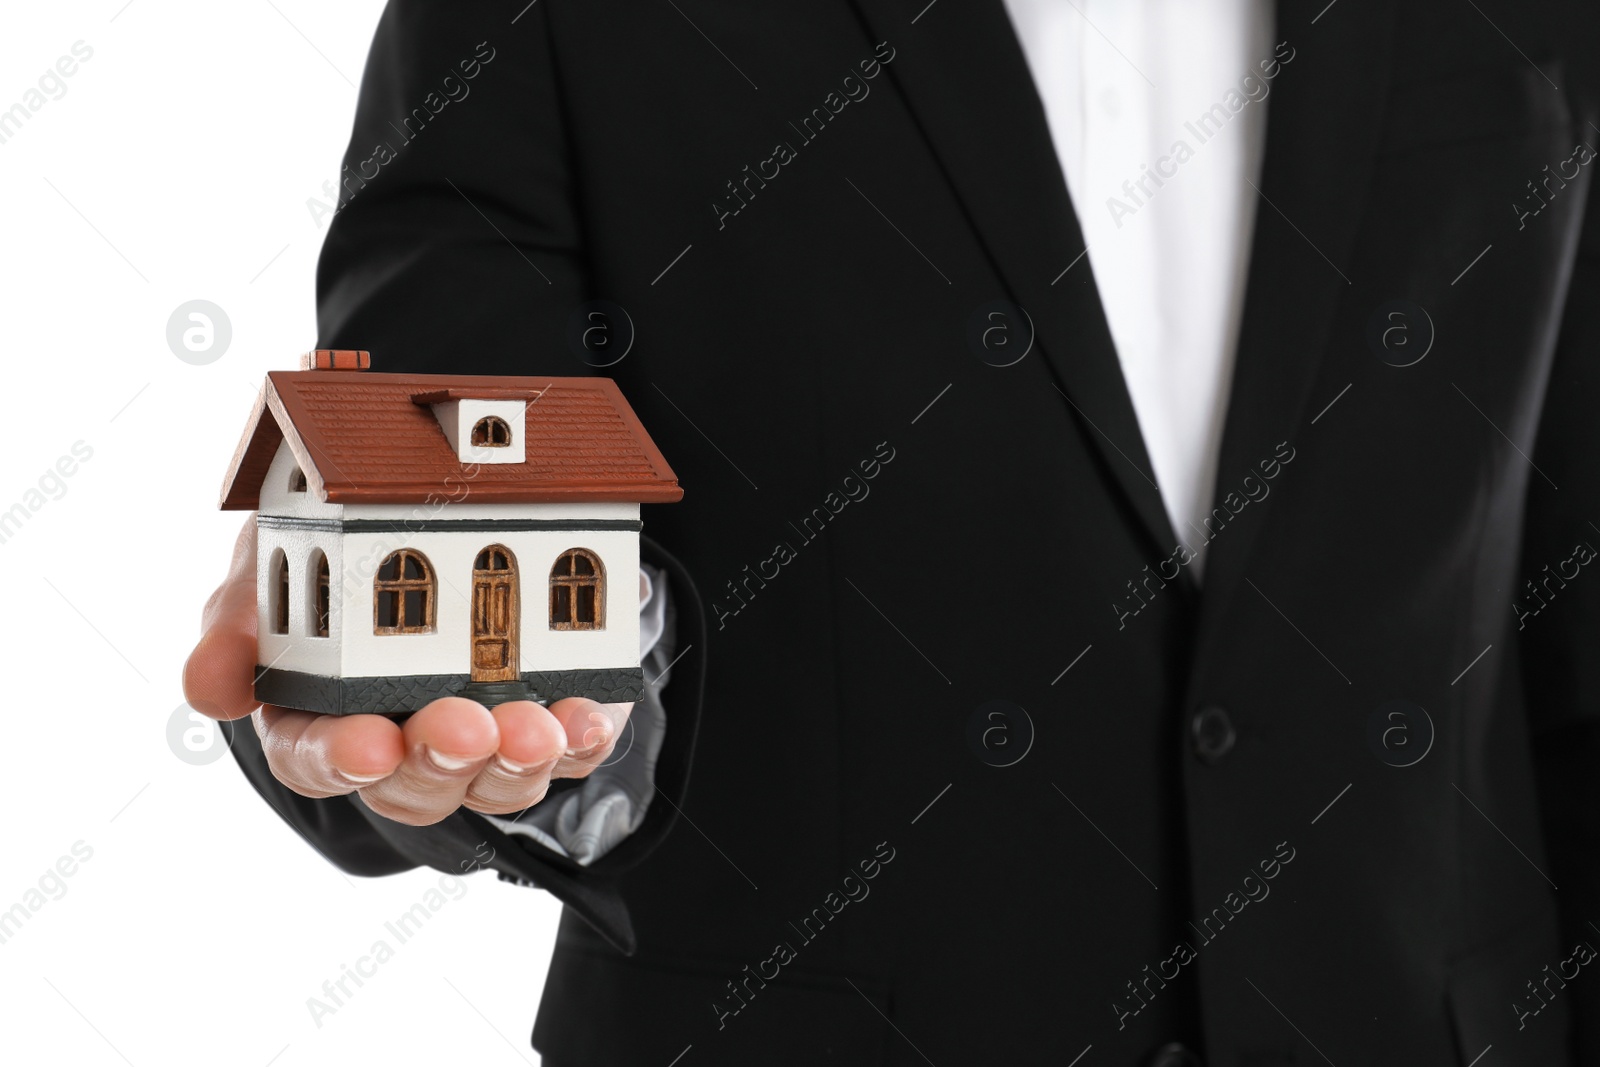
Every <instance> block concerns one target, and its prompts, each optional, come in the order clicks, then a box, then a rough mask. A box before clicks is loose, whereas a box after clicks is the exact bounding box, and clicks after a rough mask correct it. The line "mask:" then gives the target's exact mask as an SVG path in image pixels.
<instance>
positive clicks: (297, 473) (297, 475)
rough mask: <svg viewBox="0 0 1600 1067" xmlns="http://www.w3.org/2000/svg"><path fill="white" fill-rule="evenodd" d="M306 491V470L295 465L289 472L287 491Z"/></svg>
mask: <svg viewBox="0 0 1600 1067" xmlns="http://www.w3.org/2000/svg"><path fill="white" fill-rule="evenodd" d="M305 491H306V472H305V471H303V470H301V469H300V468H299V467H296V468H295V469H294V470H292V471H290V472H289V492H291V493H303V492H305Z"/></svg>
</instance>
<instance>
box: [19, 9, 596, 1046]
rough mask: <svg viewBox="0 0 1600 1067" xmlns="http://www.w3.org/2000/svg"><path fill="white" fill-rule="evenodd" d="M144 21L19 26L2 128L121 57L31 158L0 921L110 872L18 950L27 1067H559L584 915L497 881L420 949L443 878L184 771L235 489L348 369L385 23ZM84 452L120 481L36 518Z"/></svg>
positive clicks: (454, 911) (49, 912) (49, 122)
mask: <svg viewBox="0 0 1600 1067" xmlns="http://www.w3.org/2000/svg"><path fill="white" fill-rule="evenodd" d="M124 4H125V0H95V2H62V0H56V2H52V3H29V4H21V3H13V4H8V5H7V8H6V10H5V12H4V16H5V17H4V23H3V29H0V111H4V110H5V109H8V108H10V107H11V105H13V104H16V103H19V102H23V101H24V100H25V98H26V94H27V92H28V90H29V89H31V88H35V87H37V86H38V80H39V77H40V75H42V74H43V73H44V72H46V71H47V70H50V69H52V68H53V67H54V65H55V63H56V61H57V59H58V58H59V57H61V56H63V55H68V54H69V53H70V51H71V49H72V46H73V44H74V43H75V42H78V41H82V42H84V43H85V44H86V45H87V46H88V47H90V48H93V50H94V54H93V57H92V58H91V59H89V60H88V61H87V62H83V63H82V64H81V65H80V67H79V69H78V71H77V73H76V74H74V75H73V76H72V77H70V78H67V79H64V82H65V85H66V92H65V94H64V95H62V96H61V97H60V98H59V99H47V103H45V105H44V106H43V107H41V108H40V109H39V110H38V111H37V112H36V113H33V114H32V116H31V118H30V119H29V120H28V121H27V123H26V124H25V125H24V126H23V128H22V129H21V130H20V132H18V133H16V135H15V136H13V137H12V138H10V139H9V140H7V141H5V142H4V143H0V212H3V220H0V235H3V236H0V340H3V349H0V351H3V353H4V361H5V362H4V368H5V373H6V383H5V385H6V388H5V399H4V401H3V403H4V416H5V417H4V420H3V426H4V430H3V433H4V446H5V447H4V452H3V454H0V512H4V511H5V510H7V509H10V508H11V507H12V506H13V505H14V504H18V503H22V504H24V507H26V506H27V503H28V502H29V501H30V500H31V501H32V502H34V503H37V502H39V500H40V499H41V497H42V498H43V500H44V503H43V506H42V507H40V508H38V510H37V511H36V512H34V513H32V514H31V515H30V517H29V518H28V520H27V521H26V523H25V524H23V525H22V527H21V528H20V529H18V530H16V531H15V532H14V533H13V534H12V535H11V536H10V537H9V538H7V539H6V540H5V541H4V542H3V543H0V580H3V583H4V594H3V595H4V598H5V599H4V611H3V614H0V618H3V622H0V626H3V627H4V632H3V634H0V638H3V645H0V648H3V649H4V652H3V658H0V666H3V667H4V670H5V679H6V683H7V686H8V693H7V695H8V697H9V699H8V700H6V702H5V707H4V714H5V716H6V722H5V724H4V727H3V729H4V736H5V737H6V740H7V743H6V744H5V746H4V750H3V753H0V767H3V773H0V797H3V799H4V801H5V808H6V811H7V813H8V818H7V820H6V825H5V835H4V844H3V845H0V911H4V910H6V909H9V908H11V907H12V905H14V904H17V903H19V902H24V901H26V900H30V899H31V900H32V901H34V902H35V903H37V901H38V900H39V897H31V898H30V897H29V895H28V894H29V891H30V890H31V889H38V888H39V885H40V879H41V877H42V876H44V875H45V874H46V872H47V871H49V870H52V869H53V868H54V865H55V864H56V862H57V860H58V859H59V858H60V857H62V856H66V855H69V854H70V852H71V850H72V848H73V846H74V844H75V843H77V842H80V841H81V842H82V843H83V844H82V845H80V846H79V848H80V850H82V849H83V848H85V847H87V848H88V849H92V856H91V858H89V859H88V860H87V861H86V862H82V863H80V864H79V865H78V866H77V868H76V871H75V873H73V874H72V875H71V876H70V877H68V878H65V879H62V880H61V881H60V883H59V885H56V884H51V885H50V886H49V888H51V889H52V890H53V892H54V893H57V894H61V893H62V891H63V889H64V895H59V896H52V895H44V897H43V899H44V900H45V903H44V905H43V906H42V907H40V908H39V909H38V910H37V912H34V913H32V914H31V917H30V918H29V919H28V921H27V922H26V924H25V925H24V926H23V928H22V929H21V930H20V931H19V932H17V933H15V934H14V935H13V936H11V937H10V938H9V939H8V940H6V941H5V942H4V943H3V944H0V1004H3V1005H4V1008H3V1010H0V1060H3V1061H5V1062H10V1063H72V1064H75V1065H85V1067H89V1065H99V1064H107V1065H128V1064H131V1065H134V1067H145V1065H162V1067H168V1065H183V1064H205V1065H207V1067H214V1065H217V1064H226V1065H228V1067H258V1065H259V1067H265V1065H267V1064H269V1063H270V1064H274V1065H276V1067H294V1065H302V1064H306V1065H309V1064H341V1065H344V1064H349V1063H355V1062H366V1063H375V1062H376V1063H381V1062H395V1063H423V1062H429V1061H434V1060H438V1061H440V1062H452V1063H461V1062H472V1063H480V1064H496V1063H499V1064H509V1063H515V1062H517V1061H518V1060H519V1059H521V1060H523V1061H525V1062H528V1063H536V1062H537V1060H538V1057H537V1055H536V1054H535V1053H533V1052H532V1051H531V1050H530V1049H529V1047H528V1033H529V1031H530V1029H531V1026H532V1022H533V1014H534V1009H535V1005H536V1003H537V998H538V993H539V989H540V986H541V985H542V982H543V977H544V972H545V967H546V965H547V963H548V960H549V955H550V950H551V946H552V941H553V935H554V929H555V922H556V917H557V914H558V908H557V906H556V905H555V904H554V902H553V901H552V900H551V899H550V898H548V897H546V896H545V895H543V894H542V893H539V892H537V891H533V890H528V889H520V888H517V887H514V886H511V885H508V884H505V883H501V882H499V881H498V880H496V879H495V878H494V876H493V874H477V875H473V876H471V877H469V878H467V879H465V880H463V881H461V882H459V883H458V884H457V885H456V886H455V891H456V892H457V893H458V894H460V895H459V896H458V897H457V898H455V899H450V898H446V903H445V904H444V906H443V907H442V908H440V909H439V910H438V912H437V913H436V914H435V915H434V916H433V918H432V919H431V920H430V921H429V923H428V924H427V925H426V926H425V927H424V928H423V929H422V930H421V932H420V933H418V934H417V935H416V936H415V937H414V938H412V939H411V940H409V941H408V942H406V943H405V944H398V943H397V941H396V939H395V938H394V936H393V935H392V934H390V933H388V932H387V931H386V930H385V928H384V923H385V922H387V921H390V920H393V919H395V918H397V917H398V916H399V915H400V914H402V913H403V912H405V911H406V910H408V909H409V908H411V907H412V905H414V904H416V903H418V902H419V901H421V900H422V899H423V898H424V895H425V894H426V893H427V891H428V890H429V889H430V888H437V887H438V885H439V878H440V877H441V876H440V875H439V874H438V873H437V872H433V871H427V870H422V871H413V872H410V873H408V874H404V875H399V876H396V877H392V878H385V879H378V880H367V879H356V878H346V877H345V876H343V875H342V874H340V873H339V871H338V870H336V869H335V868H333V867H331V866H329V865H328V864H327V863H325V862H324V861H323V860H322V859H320V858H319V857H318V856H317V855H316V854H315V853H314V852H312V851H311V850H310V849H309V848H308V847H307V846H306V845H304V844H303V843H302V842H301V841H300V840H299V838H297V837H296V836H295V835H294V833H293V832H292V831H290V830H289V829H288V828H287V827H286V826H285V825H284V824H283V823H281V822H280V821H279V820H278V818H277V817H276V816H275V815H274V814H273V813H272V812H271V810H270V809H268V807H267V806H266V805H265V804H264V803H262V802H261V801H260V800H259V799H258V798H257V796H256V795H255V793H254V791H253V790H251V788H250V787H249V785H248V784H247V783H246V782H245V780H244V778H243V776H242V775H240V774H239V772H238V770H237V769H236V767H235V766H234V763H233V760H232V758H231V757H229V756H227V755H223V756H222V758H221V759H219V760H217V761H215V762H213V763H210V764H208V765H204V766H192V765H190V764H188V763H186V762H184V761H182V760H180V759H179V758H178V757H177V756H176V755H174V753H173V751H172V750H171V749H170V748H169V746H168V739H167V734H168V722H169V720H170V719H171V717H172V716H173V714H174V712H175V710H176V709H178V708H179V706H180V705H181V703H182V700H183V694H182V690H181V686H180V676H179V672H180V669H181V667H182V664H183V661H184V658H185V657H186V656H187V654H188V652H189V649H190V647H191V646H192V644H193V642H194V640H195V638H196V636H197V634H198V628H199V617H200V609H201V606H202V604H203V603H204V601H205V598H206V596H207V595H208V594H209V593H210V591H211V590H212V588H214V587H215V585H216V584H217V582H218V581H219V579H220V578H221V576H222V573H223V569H224V567H225V565H226V562H227V559H228V555H229V550H230V548H231V545H232V542H233V538H234V534H235V532H236V530H237V529H238V526H239V524H240V516H239V515H237V514H224V513H221V512H219V511H217V510H216V501H217V494H218V490H219V488H220V485H221V480H222V475H223V472H224V470H225V468H226V466H227V463H228V459H229V457H230V456H231V455H232V452H233V449H234V446H235V444H236V442H237V440H238V438H239V435H240V432H241V430H242V428H243V425H244V420H245V417H246V415H247V413H248V411H249V408H250V404H251V401H252V399H253V397H254V395H255V392H256V390H257V389H258V387H259V384H260V382H261V378H262V376H263V374H264V373H265V372H266V371H267V370H269V369H272V368H290V367H292V366H293V365H294V363H295V360H296V358H297V356H298V353H300V352H301V351H304V350H305V349H307V348H310V347H312V346H313V344H314V342H315V340H316V336H315V326H314V304H313V278H314V271H315V264H316V256H317V250H318V247H319V245H320V243H321V240H322V236H323V233H324V231H325V227H324V226H319V225H318V224H317V223H316V222H314V221H313V219H312V216H311V213H310V212H309V211H308V209H307V205H306V202H307V200H308V199H310V198H313V197H318V198H320V197H322V196H323V193H322V186H323V183H324V182H326V181H328V180H329V179H332V178H333V177H334V176H335V175H336V174H337V173H338V169H339V156H340V153H341V151H342V150H343V147H344V142H345V139H346V137H347V135H348V133H349V126H350V120H351V115H352V112H353V108H354V105H355V99H356V90H355V86H354V85H353V84H351V83H358V82H359V81H360V75H361V69H362V64H363V61H364V59H365V55H366V49H367V46H368V44H369V42H370V40H371V37H372V31H373V27H374V26H375V24H376V21H377V18H378V15H379V13H380V11H381V9H382V4H381V3H379V2H377V0H339V2H338V3H313V2H311V0H234V2H231V3H216V2H215V0H213V2H210V3H201V2H199V0H133V2H132V3H127V4H126V6H124ZM57 91H59V90H57ZM322 221H323V223H324V224H325V222H326V218H325V217H324V218H323V220H322ZM196 299H200V300H209V301H211V302H213V303H215V304H217V305H218V306H220V307H221V308H222V309H223V310H224V311H225V312H226V314H227V316H228V318H229V320H230V321H231V325H232V333H233V336H232V341H231V344H230V346H229V348H228V349H227V351H226V352H225V353H224V354H223V355H222V356H221V357H220V358H219V359H217V360H216V361H215V362H212V363H210V364H208V365H204V366H195V365H191V364H189V363H186V362H183V361H181V360H180V359H178V358H177V357H176V356H175V355H174V353H173V351H172V350H171V349H169V347H168V343H167V321H168V318H169V317H170V316H171V315H172V313H173V311H174V310H175V309H176V308H177V307H179V306H180V305H182V304H184V303H185V302H187V301H190V300H196ZM80 440H81V441H83V442H84V443H85V444H86V445H87V446H88V447H89V448H91V449H92V450H93V455H92V458H90V459H89V460H88V461H87V462H84V463H82V464H81V465H80V466H79V467H78V468H77V470H76V472H75V473H74V474H73V475H72V476H71V477H70V478H66V479H63V480H62V482H61V483H60V484H59V485H55V484H51V485H47V486H46V489H48V490H50V492H43V493H41V494H40V495H39V496H33V497H30V496H29V491H30V490H34V489H38V488H39V482H40V478H41V476H42V475H44V474H45V472H46V471H47V470H50V469H52V468H53V467H54V465H55V464H56V462H57V460H58V459H59V458H60V457H62V456H64V455H68V454H69V453H70V450H71V448H72V446H73V444H74V443H75V442H77V441H80ZM463 889H464V893H463V892H462V890H463ZM380 938H381V939H384V940H386V941H388V942H389V943H390V944H391V946H392V947H394V948H395V955H394V958H393V959H392V960H390V961H389V962H388V963H386V964H384V965H383V966H381V967H379V968H378V970H377V974H376V975H375V976H374V977H372V978H370V979H366V980H365V984H364V986H362V987H361V988H360V989H358V990H355V992H354V996H353V997H352V998H350V999H348V1000H347V1001H346V1003H345V1005H344V1006H343V1007H341V1008H339V1009H338V1010H337V1011H336V1012H335V1013H334V1014H332V1015H330V1016H326V1017H324V1018H323V1019H322V1020H321V1025H320V1026H318V1025H317V1023H316V1022H314V1021H313V1018H312V1015H311V1012H310V1011H309V1010H308V1008H307V1000H308V998H310V997H313V996H318V997H321V996H323V993H322V984H323V982H324V981H325V980H328V979H336V978H338V977H339V976H340V974H341V971H342V967H343V965H345V964H351V965H353V964H355V962H356V960H357V959H358V958H359V957H361V956H363V955H365V954H367V953H368V952H370V950H371V948H372V945H373V942H375V941H377V940H379V939H380ZM349 988H351V989H354V986H350V987H349ZM602 1025H603V1023H602Z"/></svg>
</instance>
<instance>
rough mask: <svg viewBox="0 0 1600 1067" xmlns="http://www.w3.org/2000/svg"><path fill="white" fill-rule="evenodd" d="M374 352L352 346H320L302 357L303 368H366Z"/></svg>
mask: <svg viewBox="0 0 1600 1067" xmlns="http://www.w3.org/2000/svg"><path fill="white" fill-rule="evenodd" d="M371 366H372V353H371V352H364V351H359V350H356V349H350V348H319V349H317V350H316V351H315V352H307V353H305V354H304V355H302V356H301V357H300V369H301V370H366V369H368V368H369V367H371Z"/></svg>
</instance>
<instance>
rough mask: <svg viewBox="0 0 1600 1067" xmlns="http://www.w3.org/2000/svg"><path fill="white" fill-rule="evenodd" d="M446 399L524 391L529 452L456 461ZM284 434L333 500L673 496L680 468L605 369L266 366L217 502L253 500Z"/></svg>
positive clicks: (314, 485) (315, 485) (313, 483)
mask: <svg viewBox="0 0 1600 1067" xmlns="http://www.w3.org/2000/svg"><path fill="white" fill-rule="evenodd" d="M453 399H481V400H506V399H517V400H525V401H526V406H525V408H524V409H523V410H524V415H525V418H526V431H525V434H526V436H525V438H524V440H525V441H526V443H527V448H526V456H527V458H526V460H525V461H524V462H522V463H484V464H464V463H462V462H461V460H460V459H459V458H458V457H457V455H456V452H455V449H453V448H451V447H450V442H449V440H448V439H446V437H445V435H444V430H442V429H441V428H440V426H439V421H438V419H436V418H435V417H434V414H433V409H432V408H431V407H429V405H430V404H433V403H441V402H444V401H446V400H453ZM282 441H288V443H289V448H290V450H291V451H292V452H293V453H294V455H295V458H296V459H297V460H298V461H299V463H300V468H301V470H303V471H304V472H305V474H306V480H307V488H308V489H309V490H311V491H312V492H319V493H320V495H321V496H322V497H323V498H324V499H326V500H328V501H330V502H332V503H336V504H411V503H420V502H424V501H427V500H428V499H429V498H430V497H432V498H434V499H435V500H439V499H451V500H456V501H457V502H462V503H480V504H486V503H498V504H507V503H516V504H552V503H571V502H581V501H593V502H604V501H609V502H622V503H671V502H673V501H676V500H679V499H681V498H682V497H683V490H682V489H680V488H679V487H678V478H677V475H675V474H673V473H672V468H671V467H669V466H667V461H666V460H665V459H664V458H663V457H662V455H661V452H660V450H659V449H657V448H656V446H655V442H653V441H651V440H650V435H649V434H648V433H646V432H645V429H644V426H643V425H641V424H640V422H639V417H638V416H637V415H635V414H634V413H633V408H631V407H630V406H629V405H628V401H627V400H626V399H624V397H623V395H622V392H621V390H619V389H618V388H617V386H616V383H615V382H613V381H611V380H610V379H609V378H509V377H498V376H496V377H489V376H478V375H456V374H380V373H374V372H372V371H358V370H308V371H273V372H271V373H269V374H268V375H267V381H266V384H265V385H264V386H263V387H262V390H261V395H260V396H259V397H258V398H257V400H256V406H255V410H254V411H252V412H251V415H250V424H249V426H248V427H247V428H246V430H245V434H244V439H243V440H242V441H240V443H239V448H238V451H237V452H236V453H235V454H234V458H233V463H232V464H231V465H230V467H229V469H228V476H227V479H226V481H225V482H224V484H223V489H222V507H223V508H224V509H227V510H250V509H253V508H255V507H257V506H258V503H259V500H260V492H261V482H262V480H263V479H264V478H265V477H266V473H267V467H268V465H269V464H271V462H272V457H273V456H274V455H275V454H276V452H277V450H278V445H279V443H280V442H282ZM447 479H448V481H447ZM463 492H465V493H466V496H464V497H463V496H462V495H461V494H462V493H463Z"/></svg>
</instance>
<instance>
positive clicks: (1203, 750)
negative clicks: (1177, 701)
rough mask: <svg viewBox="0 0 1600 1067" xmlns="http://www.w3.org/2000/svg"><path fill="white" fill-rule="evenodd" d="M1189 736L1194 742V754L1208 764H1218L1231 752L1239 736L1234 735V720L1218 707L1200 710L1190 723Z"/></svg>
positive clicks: (1213, 706)
mask: <svg viewBox="0 0 1600 1067" xmlns="http://www.w3.org/2000/svg"><path fill="white" fill-rule="evenodd" d="M1189 734H1190V739H1191V740H1192V741H1193V742H1194V754H1195V755H1196V756H1199V757H1200V759H1201V760H1202V761H1204V762H1206V763H1216V762H1218V761H1220V760H1221V759H1222V757H1224V756H1226V755H1227V754H1228V753H1229V752H1231V751H1232V750H1233V743H1234V741H1235V740H1236V739H1237V736H1238V735H1237V734H1235V733H1234V729H1233V720H1231V719H1229V718H1228V713H1227V712H1225V711H1223V710H1222V709H1221V708H1219V707H1217V706H1216V705H1211V706H1210V707H1205V708H1201V709H1200V711H1199V713H1198V714H1196V715H1195V717H1194V719H1193V721H1191V722H1190V723H1189Z"/></svg>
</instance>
